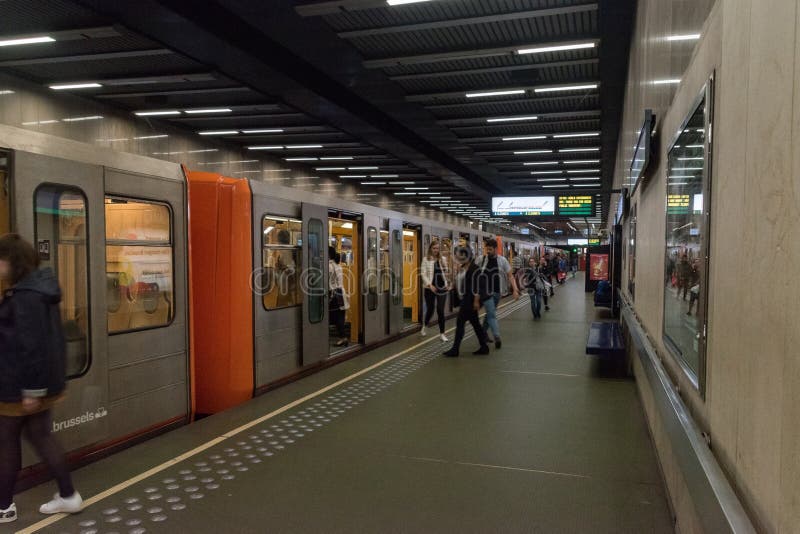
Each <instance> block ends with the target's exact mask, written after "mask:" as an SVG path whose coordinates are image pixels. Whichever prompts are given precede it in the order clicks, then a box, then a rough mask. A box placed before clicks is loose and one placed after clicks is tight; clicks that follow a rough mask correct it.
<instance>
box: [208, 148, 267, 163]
mask: <svg viewBox="0 0 800 534" xmlns="http://www.w3.org/2000/svg"><path fill="white" fill-rule="evenodd" d="M214 150H216V149H214ZM258 162H259V160H257V159H237V160H234V161H229V162H228V163H258Z"/></svg>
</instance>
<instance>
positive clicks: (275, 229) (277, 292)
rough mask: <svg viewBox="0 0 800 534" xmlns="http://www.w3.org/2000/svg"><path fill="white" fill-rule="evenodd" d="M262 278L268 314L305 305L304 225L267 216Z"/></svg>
mask: <svg viewBox="0 0 800 534" xmlns="http://www.w3.org/2000/svg"><path fill="white" fill-rule="evenodd" d="M261 226H262V235H263V247H262V252H261V261H262V274H261V280H260V282H259V288H258V289H259V291H261V295H262V303H263V305H264V309H266V310H276V309H280V308H289V307H292V306H300V305H301V304H302V303H303V293H302V291H301V284H300V273H302V272H303V268H302V254H301V247H300V243H302V241H303V237H302V231H303V223H302V222H301V221H299V220H296V219H288V218H286V217H276V216H274V215H265V216H264V217H263V219H262V224H261Z"/></svg>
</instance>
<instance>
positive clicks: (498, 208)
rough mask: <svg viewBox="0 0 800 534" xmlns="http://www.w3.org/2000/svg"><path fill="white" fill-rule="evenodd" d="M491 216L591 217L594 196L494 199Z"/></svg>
mask: <svg viewBox="0 0 800 534" xmlns="http://www.w3.org/2000/svg"><path fill="white" fill-rule="evenodd" d="M492 215H494V216H496V217H498V216H499V217H503V216H506V217H507V216H522V217H537V216H550V217H552V216H558V217H591V216H593V215H594V195H553V196H547V197H494V198H492Z"/></svg>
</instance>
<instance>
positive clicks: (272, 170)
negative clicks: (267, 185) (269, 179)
mask: <svg viewBox="0 0 800 534" xmlns="http://www.w3.org/2000/svg"><path fill="white" fill-rule="evenodd" d="M264 172H292V169H264Z"/></svg>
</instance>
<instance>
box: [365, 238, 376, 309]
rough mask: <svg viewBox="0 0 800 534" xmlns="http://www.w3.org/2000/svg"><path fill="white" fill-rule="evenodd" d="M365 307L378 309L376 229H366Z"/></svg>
mask: <svg viewBox="0 0 800 534" xmlns="http://www.w3.org/2000/svg"><path fill="white" fill-rule="evenodd" d="M367 309H368V310H369V311H375V310H377V309H378V230H377V229H376V228H375V227H374V226H370V227H369V228H368V229H367Z"/></svg>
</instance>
